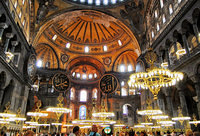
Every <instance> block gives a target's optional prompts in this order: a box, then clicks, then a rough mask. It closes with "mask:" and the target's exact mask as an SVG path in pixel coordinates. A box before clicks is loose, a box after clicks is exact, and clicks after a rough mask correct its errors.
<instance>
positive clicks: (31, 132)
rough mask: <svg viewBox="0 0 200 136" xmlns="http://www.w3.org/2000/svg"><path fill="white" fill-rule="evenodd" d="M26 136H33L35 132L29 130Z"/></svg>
mask: <svg viewBox="0 0 200 136" xmlns="http://www.w3.org/2000/svg"><path fill="white" fill-rule="evenodd" d="M24 136H33V131H30V130H28V131H27V132H26V133H25V135H24Z"/></svg>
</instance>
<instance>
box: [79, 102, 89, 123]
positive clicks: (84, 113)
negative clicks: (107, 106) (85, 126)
mask: <svg viewBox="0 0 200 136" xmlns="http://www.w3.org/2000/svg"><path fill="white" fill-rule="evenodd" d="M86 116H87V108H86V106H85V105H81V106H80V107H79V119H81V120H83V119H86Z"/></svg>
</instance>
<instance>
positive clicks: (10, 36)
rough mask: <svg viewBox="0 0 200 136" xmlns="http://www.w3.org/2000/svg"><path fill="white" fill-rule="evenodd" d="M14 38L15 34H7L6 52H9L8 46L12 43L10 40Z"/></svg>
mask: <svg viewBox="0 0 200 136" xmlns="http://www.w3.org/2000/svg"><path fill="white" fill-rule="evenodd" d="M12 37H13V34H12V33H7V34H6V42H5V45H4V48H5V49H4V52H7V51H8V45H9V42H10V39H11V38H12Z"/></svg>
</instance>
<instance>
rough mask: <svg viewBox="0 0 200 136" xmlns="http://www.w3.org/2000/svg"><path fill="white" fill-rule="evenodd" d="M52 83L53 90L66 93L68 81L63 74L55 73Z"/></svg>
mask: <svg viewBox="0 0 200 136" xmlns="http://www.w3.org/2000/svg"><path fill="white" fill-rule="evenodd" d="M52 82H53V86H54V89H55V90H56V91H59V92H66V91H67V90H68V88H69V86H70V80H69V78H68V76H67V75H66V74H64V73H56V74H55V75H54V77H53V80H52Z"/></svg>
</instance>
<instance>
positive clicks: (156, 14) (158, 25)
mask: <svg viewBox="0 0 200 136" xmlns="http://www.w3.org/2000/svg"><path fill="white" fill-rule="evenodd" d="M182 1H183V0H177V1H174V3H173V4H175V3H178V4H181V2H182ZM173 4H172V3H171V4H169V5H168V11H167V12H164V13H163V12H162V11H163V7H164V6H165V5H167V4H165V3H164V1H163V0H160V8H161V9H160V8H159V9H156V10H155V11H154V18H152V19H154V20H155V25H156V26H155V27H156V32H155V30H154V29H152V31H151V38H152V39H153V38H154V37H155V34H156V33H157V32H159V31H160V30H161V26H162V25H164V24H165V23H166V21H167V20H166V15H167V16H168V15H169V16H171V15H172V14H173V13H174V9H173V6H172V5H173ZM161 10H162V11H161ZM159 11H160V12H159ZM159 14H160V15H159ZM159 18H161V19H162V21H160V20H159ZM160 22H162V24H161V23H160Z"/></svg>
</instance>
